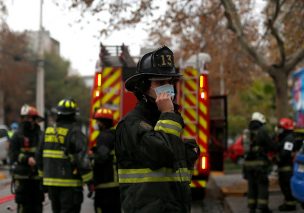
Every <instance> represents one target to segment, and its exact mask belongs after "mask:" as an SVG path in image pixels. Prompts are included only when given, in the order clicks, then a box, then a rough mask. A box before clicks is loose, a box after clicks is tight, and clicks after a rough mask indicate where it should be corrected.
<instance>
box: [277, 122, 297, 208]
mask: <svg viewBox="0 0 304 213" xmlns="http://www.w3.org/2000/svg"><path fill="white" fill-rule="evenodd" d="M293 129H294V124H293V120H292V119H290V118H281V119H280V120H279V122H278V125H277V149H276V156H275V157H276V158H275V162H276V163H277V165H278V174H279V184H280V188H281V191H282V193H283V195H284V199H285V201H284V203H283V204H282V205H280V206H279V210H280V211H294V210H296V204H297V202H296V200H295V198H294V197H293V196H292V193H291V187H290V179H291V177H292V174H293V170H292V169H293V158H294V156H295V152H296V151H297V150H299V148H300V147H297V146H296V144H295V142H294V137H293Z"/></svg>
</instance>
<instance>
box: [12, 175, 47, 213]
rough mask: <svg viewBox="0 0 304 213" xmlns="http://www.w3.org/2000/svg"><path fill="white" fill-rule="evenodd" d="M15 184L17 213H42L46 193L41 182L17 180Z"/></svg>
mask: <svg viewBox="0 0 304 213" xmlns="http://www.w3.org/2000/svg"><path fill="white" fill-rule="evenodd" d="M14 184H15V194H16V197H15V201H16V203H17V213H42V202H43V201H44V193H43V190H42V185H41V180H34V179H17V180H15V182H14Z"/></svg>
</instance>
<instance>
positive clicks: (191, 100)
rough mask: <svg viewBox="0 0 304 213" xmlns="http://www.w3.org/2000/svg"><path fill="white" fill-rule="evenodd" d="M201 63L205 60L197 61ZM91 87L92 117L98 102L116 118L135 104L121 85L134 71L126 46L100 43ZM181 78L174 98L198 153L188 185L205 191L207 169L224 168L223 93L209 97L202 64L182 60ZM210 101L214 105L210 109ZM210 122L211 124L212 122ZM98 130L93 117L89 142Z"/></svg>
mask: <svg viewBox="0 0 304 213" xmlns="http://www.w3.org/2000/svg"><path fill="white" fill-rule="evenodd" d="M200 64H201V65H204V64H205V61H200ZM96 67H97V69H96V72H95V77H94V85H93V88H92V101H91V118H92V115H93V113H94V112H95V110H96V109H97V108H99V107H101V106H103V107H108V108H110V109H112V110H113V112H114V119H115V121H119V119H120V118H122V116H124V115H125V114H126V113H127V112H129V111H130V110H131V109H132V108H133V107H134V106H135V104H136V98H135V96H134V95H133V94H132V93H130V92H128V91H127V90H126V89H125V88H124V80H125V79H126V78H128V77H129V76H130V75H132V74H133V73H134V72H135V71H136V63H135V62H134V61H133V58H132V57H131V56H130V54H129V52H128V49H127V47H126V46H124V45H123V46H103V45H101V51H100V59H99V62H98V64H97V66H96ZM180 72H181V73H182V74H183V78H182V80H181V81H180V82H179V84H178V85H177V90H178V91H177V102H178V104H179V105H181V114H182V116H183V118H184V122H185V128H184V132H183V137H184V138H195V139H196V141H197V143H198V144H199V147H200V150H201V155H200V157H199V159H198V160H197V162H196V165H195V169H194V172H193V178H192V182H191V187H192V188H193V191H199V193H200V194H202V195H203V194H204V193H201V191H204V189H205V187H206V182H207V180H208V177H209V173H210V170H220V171H222V170H223V157H221V156H223V152H224V148H225V146H226V139H227V112H226V105H227V104H226V97H225V96H217V97H213V98H212V97H210V96H209V91H208V72H207V71H206V70H204V66H201V68H200V69H196V68H194V66H193V65H191V63H185V67H184V68H180ZM210 104H212V105H215V106H214V108H213V109H212V108H211V107H210ZM211 125H212V126H211ZM97 136H98V130H97V128H96V121H95V120H94V119H90V131H89V143H90V146H93V145H94V144H95V143H96V138H97Z"/></svg>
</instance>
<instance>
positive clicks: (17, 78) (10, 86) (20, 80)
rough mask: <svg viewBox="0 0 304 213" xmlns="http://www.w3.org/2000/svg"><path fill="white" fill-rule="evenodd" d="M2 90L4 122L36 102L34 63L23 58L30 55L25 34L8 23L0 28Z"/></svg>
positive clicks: (12, 119) (0, 90)
mask: <svg viewBox="0 0 304 213" xmlns="http://www.w3.org/2000/svg"><path fill="white" fill-rule="evenodd" d="M0 37H1V39H0V47H1V48H0V64H1V66H0V92H1V93H2V95H3V99H4V104H3V106H0V107H1V108H2V107H3V109H4V114H5V119H4V122H5V123H7V124H9V123H11V122H12V121H14V120H17V119H18V117H19V114H18V113H19V112H20V107H21V106H22V105H23V104H25V103H28V104H32V103H33V102H34V95H35V93H34V90H33V89H31V87H30V85H31V83H32V79H33V78H34V76H35V72H34V67H33V64H32V63H31V62H29V61H27V60H23V59H24V58H27V57H28V56H27V55H28V49H27V47H28V46H27V45H28V44H27V40H26V36H25V35H24V34H20V33H14V32H12V31H11V30H10V29H9V28H8V26H7V25H5V24H3V25H1V28H0Z"/></svg>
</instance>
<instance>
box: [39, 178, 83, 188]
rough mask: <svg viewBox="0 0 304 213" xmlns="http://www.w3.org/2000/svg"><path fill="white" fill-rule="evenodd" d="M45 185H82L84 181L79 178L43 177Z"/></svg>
mask: <svg viewBox="0 0 304 213" xmlns="http://www.w3.org/2000/svg"><path fill="white" fill-rule="evenodd" d="M43 185H45V186H65V187H76V186H82V181H81V180H79V179H61V178H47V177H44V178H43Z"/></svg>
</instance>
